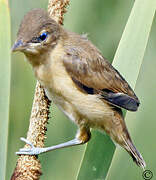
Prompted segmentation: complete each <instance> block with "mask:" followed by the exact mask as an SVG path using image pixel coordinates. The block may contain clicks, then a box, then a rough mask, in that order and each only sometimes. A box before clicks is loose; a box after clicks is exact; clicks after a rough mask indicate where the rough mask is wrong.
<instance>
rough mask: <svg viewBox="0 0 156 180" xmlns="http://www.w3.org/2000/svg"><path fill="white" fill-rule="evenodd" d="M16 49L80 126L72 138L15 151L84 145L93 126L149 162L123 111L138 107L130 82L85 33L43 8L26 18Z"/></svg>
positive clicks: (141, 162) (140, 160) (139, 162)
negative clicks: (63, 23)
mask: <svg viewBox="0 0 156 180" xmlns="http://www.w3.org/2000/svg"><path fill="white" fill-rule="evenodd" d="M13 51H22V52H23V53H24V54H25V55H26V57H27V59H28V61H29V62H30V63H31V64H32V67H33V70H34V73H35V76H36V78H37V79H38V80H39V81H40V83H41V84H42V85H43V86H44V88H45V91H46V94H47V96H48V97H49V99H51V100H53V101H54V102H55V103H56V105H57V106H58V107H59V108H60V109H61V110H62V111H63V112H64V113H65V114H66V115H67V116H68V117H69V119H71V120H73V121H74V122H75V123H76V124H77V125H78V127H79V131H78V133H77V136H76V138H75V139H74V140H72V141H69V142H66V143H63V144H61V145H58V146H52V147H49V148H46V149H44V148H43V149H40V148H34V147H33V146H32V147H33V148H32V149H30V150H25V149H24V150H23V149H22V150H20V152H18V153H17V154H40V153H42V152H46V151H50V150H54V149H58V148H62V147H68V146H72V145H77V144H83V143H85V142H87V141H88V140H89V139H90V128H96V129H99V130H104V131H106V133H107V134H109V135H110V137H111V138H112V140H113V141H115V142H116V143H118V144H119V145H121V146H122V147H123V148H125V149H126V150H127V151H128V153H129V154H130V155H131V156H132V158H133V159H134V161H135V162H136V164H137V165H139V166H141V167H143V168H144V167H145V162H144V160H143V158H142V156H141V155H140V153H139V152H138V151H137V150H136V148H135V146H134V145H133V143H132V140H131V138H130V135H129V133H128V130H127V128H126V125H125V122H124V119H123V115H122V111H121V109H120V108H125V109H127V110H130V111H136V110H137V108H138V106H139V100H138V98H137V96H136V95H135V93H134V92H133V90H132V89H131V87H130V86H129V85H128V83H127V82H126V81H125V80H124V78H123V77H122V76H121V75H120V73H119V72H118V71H117V70H115V69H114V68H113V66H112V65H111V64H110V63H109V62H108V61H107V60H106V59H105V58H104V57H103V56H102V55H101V53H100V51H99V50H98V49H97V48H96V47H95V46H94V45H93V44H92V43H91V42H90V41H89V40H88V39H87V38H86V37H84V36H81V35H78V34H75V33H72V32H69V31H66V30H65V29H63V27H61V26H60V25H58V24H57V23H56V22H55V21H54V20H52V19H51V18H50V17H49V16H48V14H47V12H45V11H44V10H42V9H35V10H32V11H30V12H29V13H28V14H26V16H25V17H24V19H23V21H22V23H21V25H20V28H19V32H18V35H17V41H16V42H15V44H14V46H13Z"/></svg>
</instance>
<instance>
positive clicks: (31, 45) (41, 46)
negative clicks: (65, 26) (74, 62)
mask: <svg viewBox="0 0 156 180" xmlns="http://www.w3.org/2000/svg"><path fill="white" fill-rule="evenodd" d="M59 36H60V26H59V25H58V24H57V23H56V22H55V21H54V20H53V19H51V18H50V17H49V16H48V13H47V12H46V11H44V10H42V9H33V10H31V11H30V12H28V13H27V14H26V15H25V16H24V18H23V20H22V22H21V25H20V27H19V31H18V34H17V40H16V42H15V43H14V45H13V47H12V51H13V52H14V51H21V52H23V53H24V54H25V55H26V56H37V55H40V54H43V53H44V52H47V51H48V50H49V48H50V49H51V48H53V47H55V45H56V44H57V41H58V39H59Z"/></svg>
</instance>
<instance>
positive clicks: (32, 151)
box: [16, 127, 91, 155]
mask: <svg viewBox="0 0 156 180" xmlns="http://www.w3.org/2000/svg"><path fill="white" fill-rule="evenodd" d="M90 137H91V133H90V130H89V129H88V128H86V127H83V128H80V129H79V131H78V133H77V135H76V137H75V139H73V140H71V141H67V142H65V143H62V144H58V145H55V146H50V147H45V148H38V147H34V145H33V144H32V143H31V142H29V141H28V140H27V139H25V138H21V140H22V141H24V142H25V143H27V144H29V145H30V146H31V148H29V149H28V148H22V149H20V150H19V151H18V152H16V154H18V155H22V154H25V155H38V154H41V153H45V152H48V151H53V150H55V149H61V148H65V147H70V146H76V145H80V144H84V143H86V142H88V141H89V139H90Z"/></svg>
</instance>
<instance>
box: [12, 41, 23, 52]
mask: <svg viewBox="0 0 156 180" xmlns="http://www.w3.org/2000/svg"><path fill="white" fill-rule="evenodd" d="M24 49H25V44H24V43H23V42H22V40H18V41H16V42H15V44H14V45H13V46H12V48H11V51H12V52H15V51H22V50H24Z"/></svg>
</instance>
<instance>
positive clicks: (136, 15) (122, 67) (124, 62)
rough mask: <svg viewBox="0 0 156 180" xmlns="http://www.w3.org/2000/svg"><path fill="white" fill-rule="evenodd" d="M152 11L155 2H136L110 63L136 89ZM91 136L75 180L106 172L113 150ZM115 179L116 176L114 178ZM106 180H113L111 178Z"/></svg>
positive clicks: (105, 140) (100, 138) (99, 136)
mask: <svg viewBox="0 0 156 180" xmlns="http://www.w3.org/2000/svg"><path fill="white" fill-rule="evenodd" d="M155 7H156V1H155V0H148V1H147V0H136V1H135V3H134V6H133V9H132V11H131V14H130V17H129V19H128V22H127V25H126V27H125V30H124V32H123V35H122V38H121V41H120V43H119V46H118V49H117V52H116V54H115V58H114V61H113V66H114V67H115V68H116V69H118V71H119V72H120V73H121V74H122V75H123V76H124V77H125V79H126V80H127V81H128V82H129V84H130V85H131V87H132V88H135V85H136V81H137V78H138V75H139V71H140V67H141V64H142V61H143V57H144V53H145V49H146V45H147V41H148V38H149V34H150V29H151V25H152V22H153V17H154V13H155ZM126 119H127V118H126ZM94 136H95V138H94V139H92V140H91V142H89V143H88V145H87V146H86V149H85V153H84V157H83V160H82V163H81V166H80V170H79V173H78V176H77V179H78V180H83V179H99V180H101V179H102V180H103V179H105V178H106V175H107V172H108V170H109V167H110V164H111V161H112V158H113V154H114V151H115V146H114V145H113V144H112V143H111V140H110V139H109V138H108V137H106V136H104V135H102V134H95V132H94V133H93V132H92V137H94ZM107 144H108V146H107ZM99 154H100V155H99ZM122 166H123V162H121V163H120V166H119V167H120V170H121V167H122ZM112 167H114V166H113V165H112ZM114 168H115V167H114ZM110 174H111V172H110ZM116 177H117V174H116V176H114V178H115V179H116ZM109 179H110V180H112V178H109ZM119 179H120V178H119Z"/></svg>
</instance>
